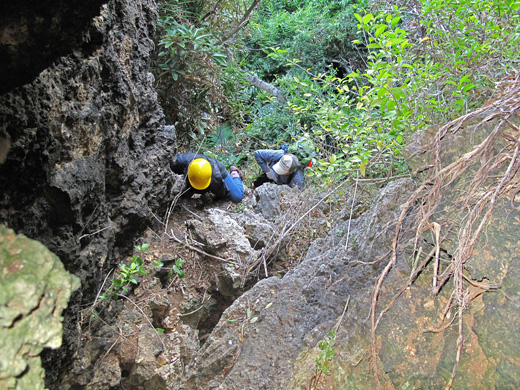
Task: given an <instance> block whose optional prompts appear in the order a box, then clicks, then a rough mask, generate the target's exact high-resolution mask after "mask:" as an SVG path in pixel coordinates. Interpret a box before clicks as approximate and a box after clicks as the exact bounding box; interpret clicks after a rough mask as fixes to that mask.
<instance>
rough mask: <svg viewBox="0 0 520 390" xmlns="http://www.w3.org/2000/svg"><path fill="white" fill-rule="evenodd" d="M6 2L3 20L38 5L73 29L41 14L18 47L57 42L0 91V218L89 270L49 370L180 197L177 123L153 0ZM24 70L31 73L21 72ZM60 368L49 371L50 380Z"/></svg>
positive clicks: (70, 265) (76, 269)
mask: <svg viewBox="0 0 520 390" xmlns="http://www.w3.org/2000/svg"><path fill="white" fill-rule="evenodd" d="M9 4H10V6H9V7H8V9H7V10H8V11H9V10H10V11H12V12H13V13H14V14H13V15H8V14H3V13H2V15H1V18H2V21H3V22H5V21H6V20H7V19H8V18H9V17H10V16H12V20H11V21H12V22H13V23H18V22H17V21H16V20H17V19H16V18H19V19H20V18H22V19H23V18H24V15H29V14H30V15H31V17H30V18H28V19H27V20H25V23H32V21H36V20H39V19H38V18H41V21H42V23H45V21H46V20H48V19H49V17H50V16H52V17H55V19H52V20H53V22H55V23H56V24H59V25H60V26H61V27H62V28H63V29H65V28H68V29H69V30H67V32H66V33H65V32H64V30H61V31H63V33H60V32H59V29H58V30H56V31H55V30H52V29H51V30H52V31H54V32H56V34H58V35H59V36H60V39H57V38H56V39H54V38H53V36H52V35H49V34H46V35H45V36H43V35H42V36H38V31H39V30H37V27H38V26H34V25H33V26H32V27H34V30H30V32H31V35H29V36H26V37H25V38H26V41H24V42H20V45H18V46H16V47H14V46H13V47H12V49H13V50H14V51H13V52H11V54H10V55H13V56H15V55H16V53H20V54H23V53H26V51H24V49H23V48H24V47H25V48H26V49H27V48H29V50H30V48H33V47H37V46H39V45H40V44H42V42H43V41H42V40H40V38H41V39H47V40H49V39H50V40H51V41H52V44H51V45H50V46H52V47H53V50H52V53H47V54H45V55H46V56H47V55H48V56H47V57H46V58H45V59H42V61H38V63H36V64H33V65H34V68H32V69H31V71H32V72H34V71H35V70H36V71H37V72H38V73H39V76H38V77H37V78H36V79H34V81H31V80H32V78H30V80H27V79H26V78H25V77H20V78H18V77H16V75H15V77H14V78H16V80H17V82H18V84H17V85H16V88H10V92H9V93H6V94H3V95H0V139H2V140H8V141H7V144H6V145H7V146H6V147H4V146H5V142H6V141H2V142H3V143H2V145H4V146H2V153H4V152H5V149H8V151H7V154H6V156H5V161H3V164H0V222H2V223H5V224H6V225H7V226H9V227H10V228H12V229H14V230H15V231H16V232H18V233H23V234H25V235H27V236H28V237H30V238H32V239H35V240H38V241H40V242H42V243H43V244H44V245H45V246H47V247H48V248H49V249H50V250H51V251H52V252H54V253H56V254H57V255H58V256H59V257H60V259H61V260H62V261H63V263H64V265H65V267H66V269H67V270H69V271H70V272H72V273H73V274H75V275H77V276H78V277H79V278H80V280H81V282H82V288H81V290H80V292H79V293H78V294H76V295H75V296H74V297H73V299H72V301H71V309H70V311H67V312H66V321H68V324H66V325H65V327H66V329H67V330H70V331H71V333H70V334H68V333H66V335H65V339H64V347H63V348H61V349H60V353H61V352H64V355H63V356H62V357H60V356H58V354H55V353H53V356H52V357H51V358H49V368H50V369H51V370H52V369H55V368H57V367H59V366H60V365H61V364H64V365H65V364H66V362H68V359H67V353H65V352H66V351H67V348H68V347H71V346H72V344H73V343H74V342H75V335H74V332H75V329H76V326H75V322H77V320H78V318H77V317H76V316H78V315H79V305H80V304H82V302H81V301H82V300H84V302H83V303H88V302H91V301H92V300H93V298H94V297H95V294H96V293H97V291H98V290H99V288H100V285H101V283H102V282H103V279H104V277H105V276H106V275H107V273H108V272H109V271H110V270H111V269H112V268H113V267H114V265H115V264H117V263H118V262H120V261H121V260H122V258H123V256H124V255H126V254H127V253H128V252H129V251H130V250H131V249H132V247H133V244H134V240H135V239H136V237H138V236H139V235H140V234H142V232H143V231H144V230H145V229H146V227H147V226H149V225H150V224H151V223H152V221H153V220H154V218H155V217H154V214H155V215H159V216H160V217H162V215H163V214H164V211H165V209H166V207H167V204H168V202H169V199H171V196H170V187H171V185H172V181H171V178H170V175H171V171H170V168H169V160H170V158H171V156H172V154H174V153H175V150H176V145H175V133H174V130H173V128H172V127H168V126H164V119H163V113H162V110H161V108H160V107H159V105H158V103H157V96H156V93H155V91H154V89H153V81H154V80H153V76H152V75H151V73H149V66H150V55H151V54H152V52H153V50H154V44H153V41H152V38H153V34H154V32H155V24H156V20H157V11H156V4H155V2H154V1H152V0H140V1H122V0H112V1H108V2H106V4H104V5H103V6H101V2H100V1H95V2H90V3H89V5H88V6H87V5H86V3H84V2H83V3H81V5H79V3H78V2H74V1H73V2H71V3H67V4H63V2H60V1H46V2H44V3H37V4H36V3H31V2H14V3H12V2H11V3H9ZM2 7H4V6H2ZM87 8H88V12H85V13H84V14H83V15H82V16H81V18H78V19H76V18H75V17H74V15H76V13H82V10H86V9H87ZM53 10H55V11H56V12H55V13H54V14H53ZM69 11H71V12H69ZM38 12H39V14H38ZM94 16H95V17H94ZM66 26H68V27H66ZM17 28H19V29H23V26H21V25H20V24H18V27H17ZM38 28H39V27H38ZM48 28H49V25H48V24H45V29H46V30H45V31H48V30H47V29H48ZM57 28H58V27H57ZM67 34H69V35H67ZM3 37H5V35H4V36H3ZM78 42H80V43H78ZM2 43H5V42H2ZM22 46H23V47H22ZM45 47H49V43H48V42H47V43H46V44H45ZM42 50H44V47H43V45H42ZM39 53H41V50H35V53H34V54H35V56H38V55H39ZM2 58H3V57H2ZM16 61H18V62H20V61H22V62H24V61H27V57H25V56H22V58H19V59H18V60H16ZM16 61H15V60H13V62H12V64H16V63H17V62H16ZM50 62H52V65H51V66H50V67H48V68H46V69H44V70H42V69H40V65H42V64H44V63H45V64H46V63H50ZM12 64H11V65H12ZM13 66H14V65H13ZM24 69H25V68H24ZM24 72H25V71H24ZM40 72H41V73H40ZM27 73H30V72H27ZM5 76H7V77H10V74H9V72H3V75H2V77H5ZM26 81H31V82H30V83H28V84H25V85H23V84H21V83H23V82H26ZM69 352H70V351H69ZM60 359H65V360H63V361H61V360H60ZM60 371H61V372H64V371H65V370H64V369H63V368H62V369H61V370H60ZM53 376H54V374H53V373H49V374H48V378H49V380H50V381H53V380H54V379H55V378H54V379H53V378H52V377H53Z"/></svg>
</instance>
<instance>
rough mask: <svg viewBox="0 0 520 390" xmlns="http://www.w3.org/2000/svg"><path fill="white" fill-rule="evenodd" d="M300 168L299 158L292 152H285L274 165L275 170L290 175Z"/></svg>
mask: <svg viewBox="0 0 520 390" xmlns="http://www.w3.org/2000/svg"><path fill="white" fill-rule="evenodd" d="M297 169H298V159H297V158H296V156H294V155H292V154H284V155H283V156H282V158H281V159H280V160H278V162H277V163H276V164H274V165H273V171H275V172H276V173H277V174H278V175H280V176H286V175H290V174H291V173H293V172H295V171H296V170H297Z"/></svg>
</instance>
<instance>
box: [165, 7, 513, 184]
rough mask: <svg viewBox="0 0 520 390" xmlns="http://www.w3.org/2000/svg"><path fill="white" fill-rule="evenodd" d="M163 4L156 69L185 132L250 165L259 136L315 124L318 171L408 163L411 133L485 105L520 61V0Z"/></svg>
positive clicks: (375, 171) (317, 174)
mask: <svg viewBox="0 0 520 390" xmlns="http://www.w3.org/2000/svg"><path fill="white" fill-rule="evenodd" d="M161 5H162V7H161V19H160V24H159V35H160V36H159V38H158V47H159V53H158V57H157V65H156V67H155V71H156V75H157V82H158V90H159V93H160V95H161V97H162V100H163V101H162V104H163V107H165V111H166V112H167V113H168V115H169V119H170V120H171V121H172V123H173V124H175V126H176V129H177V132H178V135H179V138H180V141H179V144H180V145H183V146H185V147H186V148H189V149H195V150H200V151H201V152H203V153H207V154H209V155H211V156H213V157H217V158H219V159H220V160H222V161H224V162H225V163H226V164H228V165H230V164H241V165H242V167H243V168H244V165H245V166H246V167H247V166H248V164H250V166H251V170H252V171H254V170H255V167H254V162H253V159H252V158H251V157H252V153H253V151H254V150H255V149H258V148H265V147H270V148H278V147H280V146H281V145H282V144H283V143H288V142H289V141H290V139H291V138H292V137H299V136H302V135H304V134H306V135H307V136H309V137H310V138H311V139H312V140H313V142H314V143H315V145H316V146H317V150H318V156H317V158H316V160H317V162H316V163H315V164H314V166H313V167H312V168H308V169H307V170H306V176H307V177H308V178H309V179H310V180H315V183H317V184H323V183H331V182H333V181H335V180H337V179H340V178H341V177H345V176H348V175H352V174H353V175H358V174H359V175H362V176H365V177H391V176H393V175H396V174H402V173H406V172H407V166H406V163H405V162H404V160H403V156H402V148H403V146H404V145H405V144H406V142H407V139H408V137H409V136H410V135H411V134H413V133H414V132H416V131H418V130H421V129H424V128H425V127H427V126H429V125H432V124H437V123H444V122H446V121H448V120H451V119H453V118H456V117H458V116H461V115H464V114H465V113H467V112H469V111H470V110H472V109H474V108H476V107H479V106H481V105H483V104H484V103H485V102H486V101H488V100H489V99H491V98H493V97H494V94H496V93H497V92H495V91H496V84H497V83H498V82H499V81H501V80H502V79H504V77H506V76H507V75H509V74H511V73H512V72H513V71H514V70H517V69H518V66H519V64H520V54H519V52H518V50H517V47H518V42H519V38H520V21H519V20H518V19H519V15H518V10H519V7H520V1H519V0H498V1H494V2H490V1H487V0H462V1H458V2H451V3H446V2H444V1H441V0H428V1H426V0H422V1H420V2H419V3H416V6H415V8H413V9H411V8H406V7H400V6H399V5H398V4H396V5H388V4H386V3H378V4H377V5H376V4H374V5H372V6H371V7H372V8H370V9H369V6H370V5H369V4H368V2H365V1H360V2H353V1H348V0H327V1H324V0H307V1H303V0H265V1H262V2H260V3H259V4H258V6H257V7H256V8H255V12H251V13H249V14H248V11H251V6H253V5H254V4H253V1H252V0H250V1H249V2H248V3H247V4H243V3H241V6H238V2H234V1H232V0H227V1H224V2H216V1H208V2H200V1H197V0H169V1H168V2H163V3H161ZM376 7H386V8H379V9H377V8H376ZM230 10H233V12H231V11H230ZM174 11H175V12H174ZM247 20H249V23H246V22H244V21H247ZM230 32H234V33H233V34H231V33H230ZM247 74H251V75H256V76H258V77H259V78H261V79H262V80H263V81H265V82H266V83H269V84H270V85H271V86H272V87H274V88H276V89H277V90H279V91H280V92H281V94H282V95H283V97H284V98H285V103H281V102H280V100H279V99H277V98H276V97H275V96H272V95H271V94H270V93H269V92H266V91H265V90H262V89H258V88H256V87H254V86H252V85H250V84H249V83H248V79H247V77H246V75H247ZM199 147H200V149H199ZM356 172H357V173H356Z"/></svg>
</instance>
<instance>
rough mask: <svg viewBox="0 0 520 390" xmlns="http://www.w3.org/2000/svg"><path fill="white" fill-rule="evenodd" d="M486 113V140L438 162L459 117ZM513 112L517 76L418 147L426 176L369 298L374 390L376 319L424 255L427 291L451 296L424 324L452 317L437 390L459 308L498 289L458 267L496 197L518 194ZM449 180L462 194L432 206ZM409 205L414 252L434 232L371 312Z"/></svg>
mask: <svg viewBox="0 0 520 390" xmlns="http://www.w3.org/2000/svg"><path fill="white" fill-rule="evenodd" d="M486 112H489V113H490V114H489V115H488V116H486V117H485V118H484V119H483V120H482V121H481V122H480V123H479V124H478V126H480V125H482V124H483V123H485V122H488V121H491V120H494V121H495V122H496V123H497V124H496V126H495V127H494V128H493V129H492V131H491V132H490V133H489V135H488V136H487V137H486V139H484V141H482V142H481V143H480V144H479V145H477V146H476V147H475V148H474V149H473V150H471V151H470V152H468V153H465V154H464V155H462V156H461V157H460V158H458V159H457V160H456V161H454V162H453V163H451V164H449V165H448V166H446V167H443V166H442V162H441V150H442V148H443V145H444V144H443V140H444V139H445V137H446V136H447V135H448V134H450V133H451V134H455V133H457V132H458V131H459V129H460V128H461V127H462V125H463V124H464V123H466V121H467V120H469V119H474V118H476V117H477V116H479V115H485V113H486ZM519 112H520V74H517V75H516V76H515V78H513V79H512V80H508V82H507V83H506V84H505V87H504V88H503V93H502V95H501V96H500V97H499V98H497V99H495V100H494V101H493V102H492V103H491V104H490V105H487V106H485V107H482V108H480V109H478V110H476V111H474V112H471V113H469V114H467V115H465V116H463V117H461V118H458V119H456V120H454V121H452V122H449V123H447V124H446V125H444V126H443V127H441V128H440V129H439V131H438V133H437V135H436V137H435V140H434V141H433V142H432V143H431V144H429V145H427V146H425V147H424V148H423V151H426V150H433V153H432V160H433V161H432V162H431V164H430V165H429V166H428V168H429V169H430V171H431V172H432V173H431V175H430V177H429V178H428V179H426V180H424V181H423V182H422V184H421V185H420V186H419V188H417V190H416V191H415V192H414V193H413V194H412V195H411V197H410V198H409V199H408V201H407V202H406V203H405V204H404V206H403V208H402V211H401V214H400V216H399V218H398V220H397V225H396V230H395V235H394V239H393V243H392V250H391V253H390V255H389V256H390V260H389V262H388V264H387V265H386V267H385V268H384V270H383V271H382V273H381V274H380V276H379V278H378V279H377V281H376V285H375V289H374V292H373V295H372V302H371V360H372V369H373V371H374V375H375V378H376V383H377V385H378V388H380V387H381V382H380V377H379V372H378V367H377V354H378V347H377V343H376V330H377V328H378V326H379V324H380V322H381V320H382V318H383V316H384V315H385V314H386V313H387V312H388V311H389V310H390V309H391V307H392V305H393V304H394V303H395V301H396V300H397V299H398V298H399V296H400V295H401V294H402V293H403V292H404V291H405V290H406V288H407V287H408V286H410V285H411V284H413V283H414V281H415V279H416V278H417V276H418V274H419V273H420V272H421V271H423V270H424V269H426V267H427V266H428V264H429V263H430V261H431V260H432V259H435V260H434V270H433V272H432V273H433V276H432V295H433V296H437V295H438V294H439V292H440V291H441V289H442V288H443V286H445V285H446V283H447V281H448V280H452V281H453V291H452V294H451V299H450V302H449V304H448V306H447V307H446V308H445V309H444V312H443V316H442V321H443V323H441V324H440V325H439V326H438V327H437V328H430V329H429V330H430V331H438V332H442V331H444V330H445V329H448V327H449V326H450V325H451V324H452V323H453V322H454V320H455V319H457V320H458V338H457V346H456V348H457V353H456V360H455V364H454V367H453V371H452V374H451V377H450V379H449V380H448V383H447V384H446V387H445V389H450V388H451V387H452V385H453V382H454V380H455V376H456V373H457V368H458V366H459V363H460V359H461V355H462V349H463V340H464V338H463V333H464V322H463V313H464V311H465V310H466V309H467V308H468V306H469V304H470V302H471V301H472V300H473V299H475V298H476V296H478V295H480V294H482V293H484V292H486V291H489V290H491V289H495V288H499V287H498V286H492V285H490V284H482V283H479V282H475V281H472V280H471V278H468V277H467V276H465V275H464V264H465V263H466V262H467V261H468V260H469V259H470V257H471V255H472V253H473V250H474V248H475V245H476V244H477V241H478V240H479V237H480V236H481V234H483V233H485V230H486V227H487V225H488V224H489V222H490V220H491V217H492V214H493V210H494V207H495V205H496V204H497V202H498V200H502V199H510V200H511V202H512V203H513V199H514V197H515V195H517V194H518V193H519V192H520V175H519V174H518V172H519V169H520V129H519V128H518V127H517V126H516V125H515V124H514V123H512V121H511V118H512V117H513V116H514V115H517V116H518V115H519ZM478 126H477V127H478ZM466 171H469V172H471V173H470V174H469V175H468V177H471V180H467V182H463V177H462V175H463V174H464V173H465V172H466ZM453 183H457V184H458V185H461V184H465V185H466V188H465V194H464V195H463V196H460V197H459V198H458V199H455V200H452V201H451V202H450V203H449V204H446V200H445V201H444V203H443V204H442V207H443V209H440V206H441V198H442V197H443V196H442V195H443V194H444V191H445V190H446V188H447V187H448V186H450V185H451V184H453ZM412 209H413V210H418V215H417V222H418V223H417V227H416V231H415V240H414V253H418V252H420V251H419V249H420V248H418V245H419V242H420V240H421V237H422V235H423V233H424V232H425V231H427V230H429V229H433V231H434V236H435V237H434V238H435V240H434V241H435V245H434V248H433V249H432V250H431V252H430V253H428V255H427V256H426V257H425V258H424V259H423V260H422V262H421V264H420V265H419V266H418V267H417V268H416V269H415V270H413V271H412V274H411V275H410V277H409V279H408V280H407V282H406V284H405V285H404V286H403V287H402V288H401V289H400V290H399V291H398V293H397V294H396V295H395V296H394V297H393V298H392V299H391V300H390V302H389V303H388V304H387V306H386V307H385V308H383V309H381V310H380V311H379V314H378V312H377V304H378V297H379V294H380V292H381V288H382V285H383V283H384V281H385V278H386V277H387V276H388V274H389V272H390V270H391V269H392V268H393V267H394V266H395V265H396V263H397V251H398V245H399V244H400V243H401V237H402V235H403V234H404V222H405V219H406V217H407V216H408V215H409V214H410V212H411V211H412ZM438 209H440V210H438ZM437 211H442V214H443V215H445V216H453V217H452V218H451V219H447V218H446V217H445V218H446V220H445V221H443V222H442V224H440V223H437V222H431V218H432V217H433V215H434V213H435V212H437ZM441 232H442V234H441ZM448 237H450V238H451V240H452V241H453V242H452V245H453V244H455V250H454V253H453V255H452V257H451V259H450V263H449V265H447V266H446V267H444V270H443V271H442V273H440V274H439V272H440V271H441V270H440V269H439V253H440V248H441V246H442V243H443V242H444V241H445V240H447V239H448ZM454 237H455V239H454ZM417 258H419V256H417ZM465 283H469V284H472V285H473V286H475V283H477V284H478V286H477V287H479V288H480V290H479V291H478V292H477V293H476V294H470V293H469V289H468V288H467V287H466V286H465ZM452 307H456V308H457V314H456V316H455V317H454V318H453V320H451V321H449V322H448V323H445V322H444V321H445V318H446V314H447V313H448V311H449V310H450V309H451V308H452Z"/></svg>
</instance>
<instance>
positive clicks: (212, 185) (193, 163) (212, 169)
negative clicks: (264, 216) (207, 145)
mask: <svg viewBox="0 0 520 390" xmlns="http://www.w3.org/2000/svg"><path fill="white" fill-rule="evenodd" d="M170 167H171V169H172V171H173V172H175V173H177V174H180V175H185V178H186V186H187V187H188V189H187V191H186V193H185V194H184V196H186V197H192V196H193V195H194V194H196V193H198V194H203V193H211V194H213V197H214V199H215V200H222V199H229V200H231V201H232V202H234V203H239V202H240V201H241V200H242V199H243V198H244V186H243V184H242V178H243V176H242V172H240V170H239V169H238V168H237V167H236V166H235V165H231V166H230V167H229V173H228V171H227V169H226V166H225V165H224V164H223V163H221V162H220V161H218V160H215V159H214V158H212V157H207V156H204V155H203V154H197V153H179V154H177V155H176V156H175V159H174V160H173V161H172V162H171V163H170Z"/></svg>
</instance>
